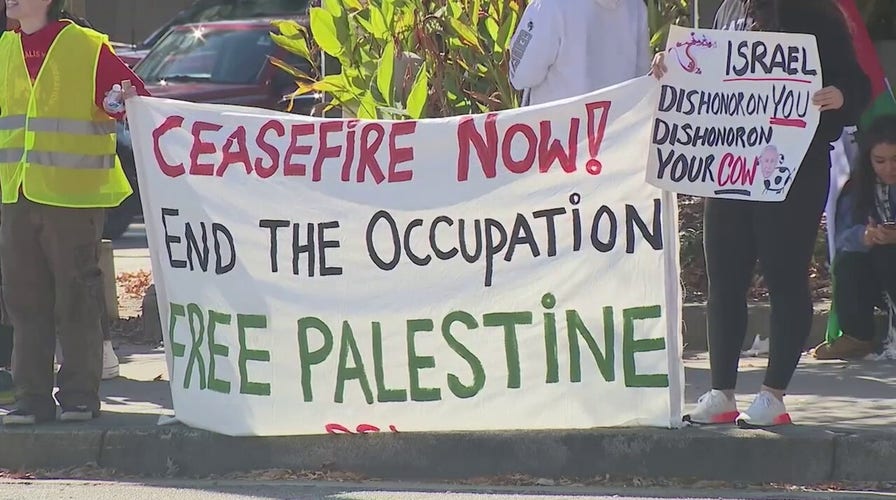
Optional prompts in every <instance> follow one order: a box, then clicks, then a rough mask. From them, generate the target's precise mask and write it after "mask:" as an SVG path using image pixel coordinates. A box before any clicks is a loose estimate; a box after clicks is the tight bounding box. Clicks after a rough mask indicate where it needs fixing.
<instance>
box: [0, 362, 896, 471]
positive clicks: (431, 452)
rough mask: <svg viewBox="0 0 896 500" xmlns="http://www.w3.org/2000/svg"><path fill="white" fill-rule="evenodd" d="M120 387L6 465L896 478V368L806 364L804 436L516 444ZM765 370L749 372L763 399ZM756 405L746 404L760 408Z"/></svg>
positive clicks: (786, 431)
mask: <svg viewBox="0 0 896 500" xmlns="http://www.w3.org/2000/svg"><path fill="white" fill-rule="evenodd" d="M119 355H120V357H121V362H122V365H121V377H120V378H118V379H116V380H112V381H107V382H104V383H103V387H102V393H103V400H104V403H103V410H104V415H103V416H102V418H100V419H98V420H96V421H94V422H91V423H89V424H84V425H77V424H76V425H70V424H49V425H46V426H39V427H35V428H25V429H23V428H7V429H2V430H0V467H3V468H10V469H18V468H52V467H62V468H64V467H72V466H80V465H83V464H85V463H91V462H93V463H97V464H99V465H100V466H103V467H109V468H113V469H116V470H118V471H120V472H123V473H133V474H152V475H158V474H167V475H185V476H196V475H200V476H201V475H208V474H222V473H228V472H234V471H251V470H258V469H274V468H277V469H293V470H328V471H344V472H353V473H358V474H362V475H364V476H368V477H378V478H385V479H416V480H427V479H430V480H431V479H456V478H471V477H483V476H499V475H508V474H528V475H532V476H535V477H544V478H560V477H578V478H590V477H597V476H603V475H605V474H610V475H611V476H614V477H633V476H639V477H650V478H687V479H698V480H729V481H761V482H771V481H786V482H794V483H816V482H822V481H827V480H863V481H864V480H867V481H894V480H896V411H894V409H896V405H894V396H896V363H893V362H886V361H884V362H861V363H852V364H847V363H842V362H818V361H814V360H810V359H808V358H806V359H804V361H803V363H802V364H801V366H800V369H799V372H798V374H797V376H796V378H795V379H794V383H793V387H792V391H791V394H790V396H789V397H788V404H789V409H790V411H791V414H792V415H793V418H794V421H795V422H796V423H797V424H798V425H794V426H789V427H786V428H781V429H776V430H774V431H741V430H738V429H734V428H732V427H727V426H726V427H716V428H686V429H681V430H664V429H601V430H589V431H539V432H506V433H491V432H483V433H425V434H424V433H403V434H379V435H366V436H348V435H343V436H303V437H278V438H231V437H226V436H220V435H216V434H212V433H208V432H204V431H198V430H194V429H189V428H186V427H184V426H181V425H179V424H175V425H171V426H158V425H156V424H157V421H158V418H159V415H172V414H173V411H172V406H171V396H170V391H169V389H168V384H167V374H166V367H165V362H164V354H163V351H162V350H161V349H152V348H149V347H145V346H143V347H141V346H131V345H123V346H120V347H119ZM765 361H766V360H765V359H761V358H751V359H744V360H742V370H743V375H742V377H741V383H740V386H741V387H743V388H744V392H745V393H746V392H747V391H748V390H749V391H754V390H756V389H757V388H758V387H759V385H760V383H761V381H762V379H761V376H762V369H763V368H764V366H765ZM686 366H687V373H686V379H687V382H688V385H687V399H688V402H692V401H694V400H695V399H696V397H697V396H698V395H699V394H700V393H702V392H703V391H704V390H705V389H706V387H707V384H708V383H709V372H708V362H707V359H706V355H705V354H692V355H691V356H690V357H689V359H687V360H686ZM749 400H750V396H749V394H747V395H746V396H745V397H743V398H741V399H740V403H741V404H742V405H743V406H746V405H747V404H749Z"/></svg>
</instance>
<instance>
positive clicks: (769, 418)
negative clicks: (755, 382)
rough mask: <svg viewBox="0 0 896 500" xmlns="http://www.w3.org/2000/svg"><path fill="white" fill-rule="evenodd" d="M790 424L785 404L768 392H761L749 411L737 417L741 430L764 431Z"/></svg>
mask: <svg viewBox="0 0 896 500" xmlns="http://www.w3.org/2000/svg"><path fill="white" fill-rule="evenodd" d="M790 423H792V422H791V420H790V414H789V413H787V408H786V407H785V406H784V402H783V401H781V400H780V399H778V398H776V397H775V396H774V395H772V394H771V393H770V392H766V391H761V392H760V393H759V394H758V395H757V396H756V399H754V400H753V404H751V405H750V407H749V408H747V411H745V412H743V413H741V414H740V415H738V416H737V426H738V427H740V428H741V429H764V428H766V427H775V426H778V425H787V424H790Z"/></svg>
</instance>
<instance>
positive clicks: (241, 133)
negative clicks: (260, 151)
mask: <svg viewBox="0 0 896 500" xmlns="http://www.w3.org/2000/svg"><path fill="white" fill-rule="evenodd" d="M234 148H236V150H235V151H234ZM234 163H242V164H243V167H244V168H245V169H246V173H247V174H251V173H252V160H250V159H249V150H248V149H246V127H243V126H242V125H240V126H239V127H237V128H236V130H234V131H233V133H232V134H230V137H228V138H227V142H225V143H224V154H223V155H222V158H221V165H219V166H218V171H217V172H215V175H216V176H217V177H223V176H224V172H226V171H227V167H229V166H230V165H233V164H234Z"/></svg>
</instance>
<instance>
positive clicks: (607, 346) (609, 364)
mask: <svg viewBox="0 0 896 500" xmlns="http://www.w3.org/2000/svg"><path fill="white" fill-rule="evenodd" d="M603 311H604V352H601V350H600V347H598V346H597V342H596V341H595V340H594V337H593V336H592V335H591V331H590V330H588V327H587V326H585V322H584V321H582V318H581V316H579V313H578V312H577V311H575V310H572V309H570V310H568V311H566V330H567V333H568V335H569V380H570V382H581V381H582V355H581V353H580V351H579V337H580V336H581V337H582V338H583V339H585V343H586V344H588V349H589V350H590V351H591V355H592V356H594V361H595V362H596V363H597V368H598V369H599V370H600V374H601V376H603V378H604V380H606V381H607V382H612V381H614V380H616V369H615V365H614V362H615V359H616V356H615V354H616V349H615V347H614V345H615V342H614V337H615V328H614V325H613V308H612V307H609V306H608V307H604V310H603Z"/></svg>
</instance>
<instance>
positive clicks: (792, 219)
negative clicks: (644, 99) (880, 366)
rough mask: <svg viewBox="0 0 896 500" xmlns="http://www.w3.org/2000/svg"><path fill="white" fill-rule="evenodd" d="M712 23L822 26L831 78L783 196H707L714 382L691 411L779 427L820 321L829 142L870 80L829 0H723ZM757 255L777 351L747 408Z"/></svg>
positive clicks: (853, 112) (791, 28) (785, 28)
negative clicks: (814, 281) (814, 273)
mask: <svg viewBox="0 0 896 500" xmlns="http://www.w3.org/2000/svg"><path fill="white" fill-rule="evenodd" d="M714 27H715V28H717V29H728V30H739V31H744V30H752V31H776V32H787V33H807V34H811V35H815V37H816V42H817V44H818V51H819V57H820V59H821V66H822V67H821V73H822V75H823V80H824V82H823V88H822V89H821V90H819V91H818V92H817V93H815V95H814V96H813V97H812V104H813V105H815V106H816V107H818V109H819V110H820V111H821V120H820V123H819V126H818V129H817V130H816V132H815V136H814V138H813V140H812V143H811V145H810V146H809V149H808V152H807V153H806V156H805V158H804V159H803V161H802V163H801V165H800V168H799V171H798V174H797V176H796V178H795V179H794V181H793V185H792V188H791V189H790V192H789V193H788V195H787V199H786V200H784V201H782V202H777V203H761V202H751V201H743V200H727V199H707V200H706V209H705V212H704V227H703V231H704V247H705V252H706V271H707V277H708V281H709V300H708V304H707V309H708V311H707V312H708V314H707V336H708V341H709V342H708V344H709V361H710V371H711V374H712V390H711V391H709V392H707V393H706V394H704V395H703V396H701V397H700V399H699V400H698V403H697V407H696V408H695V409H694V410H693V411H691V412H690V413H689V414H687V415H685V416H684V420H685V421H688V422H692V423H699V424H719V423H737V425H738V426H740V427H743V428H762V427H771V426H775V425H782V424H787V423H790V415H789V414H788V413H787V409H786V407H785V405H784V393H785V391H786V390H787V386H788V385H789V384H790V380H791V378H792V377H793V374H794V371H795V370H796V366H797V364H798V363H799V360H800V357H801V355H802V352H803V347H804V344H805V343H806V339H807V338H808V336H809V332H810V329H811V326H812V300H811V296H810V295H809V264H810V262H811V259H812V253H813V251H814V247H815V241H816V238H817V236H818V226H819V222H820V220H821V214H822V212H823V210H824V206H825V202H826V200H827V194H828V187H829V184H830V168H831V158H830V152H831V149H832V146H831V142H833V141H835V140H837V139H838V138H839V137H840V134H841V132H842V131H843V128H844V127H845V126H848V125H852V124H855V123H856V122H857V121H858V119H859V116H860V115H861V113H862V112H863V110H864V109H865V107H866V106H867V105H868V102H869V99H870V93H871V87H870V83H869V80H868V78H867V76H865V73H864V72H863V71H862V68H861V67H860V66H859V63H858V60H857V57H856V54H855V51H854V49H853V44H852V37H851V35H850V29H849V26H848V24H847V22H846V18H845V16H844V15H843V13H842V11H841V10H840V8H839V6H838V5H837V4H836V3H834V2H833V1H831V0H785V1H777V0H725V2H724V3H723V4H722V5H721V7H719V10H718V13H717V14H716V18H715V26H714ZM652 72H653V74H654V75H655V76H657V77H658V78H661V77H662V75H663V74H664V73H665V72H666V66H665V61H664V57H663V56H662V55H658V56H657V57H656V58H655V59H654V64H653V70H652ZM757 259H758V261H759V264H760V267H761V269H762V274H763V277H764V278H765V282H766V285H767V286H768V289H769V296H770V302H771V310H772V313H771V325H770V330H769V342H770V352H769V361H768V368H767V369H766V373H765V380H764V382H763V385H762V387H761V389H760V391H759V393H758V395H757V396H756V398H755V400H754V401H753V403H752V404H751V405H750V407H749V408H748V409H747V410H746V411H745V412H742V413H741V412H739V411H738V410H737V405H736V403H735V399H734V390H735V385H736V382H737V372H738V364H739V358H740V350H741V347H742V345H743V343H744V337H745V335H746V331H747V302H746V296H747V290H748V289H749V287H750V282H751V280H752V276H753V269H754V266H755V264H756V261H757Z"/></svg>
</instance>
